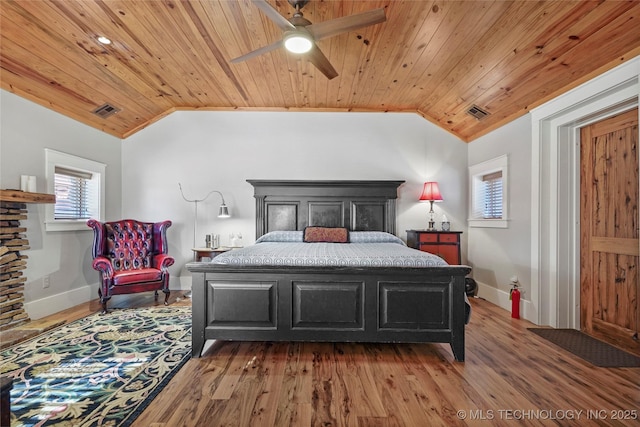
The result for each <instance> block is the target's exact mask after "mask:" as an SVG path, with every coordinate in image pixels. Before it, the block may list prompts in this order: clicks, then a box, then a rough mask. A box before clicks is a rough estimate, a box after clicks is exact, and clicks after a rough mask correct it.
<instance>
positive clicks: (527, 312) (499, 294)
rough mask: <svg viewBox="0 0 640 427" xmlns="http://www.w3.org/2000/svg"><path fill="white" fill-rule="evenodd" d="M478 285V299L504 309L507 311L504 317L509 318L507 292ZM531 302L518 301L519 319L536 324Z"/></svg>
mask: <svg viewBox="0 0 640 427" xmlns="http://www.w3.org/2000/svg"><path fill="white" fill-rule="evenodd" d="M477 283H478V293H477V295H478V297H480V298H483V299H485V300H487V301H489V302H490V303H492V304H495V305H497V306H498V307H501V308H504V309H505V310H507V312H508V313H506V314H505V315H506V316H511V300H510V299H509V292H508V291H503V290H501V289H498V288H494V287H493V286H489V285H487V284H486V283H481V282H477ZM531 304H532V303H531V301H529V300H526V299H521V300H520V318H521V319H526V320H528V321H530V322H533V323H536V321H537V319H534V318H533V317H534V316H533V315H534V310H533V306H532V305H531Z"/></svg>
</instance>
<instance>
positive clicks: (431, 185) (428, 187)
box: [418, 182, 442, 202]
mask: <svg viewBox="0 0 640 427" xmlns="http://www.w3.org/2000/svg"><path fill="white" fill-rule="evenodd" d="M418 200H420V201H421V202H439V201H441V200H442V195H441V194H440V189H439V188H438V183H437V182H425V183H424V188H423V189H422V195H420V199H418Z"/></svg>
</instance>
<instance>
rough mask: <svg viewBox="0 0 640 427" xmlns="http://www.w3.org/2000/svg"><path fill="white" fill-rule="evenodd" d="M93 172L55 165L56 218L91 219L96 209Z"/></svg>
mask: <svg viewBox="0 0 640 427" xmlns="http://www.w3.org/2000/svg"><path fill="white" fill-rule="evenodd" d="M91 178H92V174H91V173H89V172H83V171H79V170H73V169H68V168H64V167H61V166H56V167H55V174H54V180H55V195H56V205H55V209H54V219H56V220H59V219H89V218H91V217H92V213H93V212H95V211H96V209H97V206H94V205H95V202H96V192H95V188H94V187H95V186H94V185H91Z"/></svg>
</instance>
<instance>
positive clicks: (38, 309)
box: [24, 286, 92, 320]
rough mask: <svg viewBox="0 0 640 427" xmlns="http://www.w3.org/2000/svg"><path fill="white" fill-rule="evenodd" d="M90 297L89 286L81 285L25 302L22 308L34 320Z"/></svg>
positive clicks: (73, 305) (88, 299)
mask: <svg viewBox="0 0 640 427" xmlns="http://www.w3.org/2000/svg"><path fill="white" fill-rule="evenodd" d="M91 298H92V296H91V286H82V287H81V288H77V289H71V290H70V291H66V292H62V293H59V294H56V295H51V296H48V297H45V298H41V299H39V300H35V301H31V302H26V303H25V304H24V308H25V311H26V312H27V314H28V315H29V317H30V318H31V319H32V320H36V319H41V318H43V317H46V316H50V315H52V314H55V313H57V312H59V311H62V310H66V309H67V308H71V307H75V306H76V305H79V304H82V303H85V302H88V301H91Z"/></svg>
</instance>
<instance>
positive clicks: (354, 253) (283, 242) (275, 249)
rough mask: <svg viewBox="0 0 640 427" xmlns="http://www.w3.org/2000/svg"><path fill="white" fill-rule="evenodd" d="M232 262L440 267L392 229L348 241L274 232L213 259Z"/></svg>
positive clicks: (351, 235)
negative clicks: (310, 239)
mask: <svg viewBox="0 0 640 427" xmlns="http://www.w3.org/2000/svg"><path fill="white" fill-rule="evenodd" d="M211 262H212V263H214V264H223V265H233V266H265V265H267V266H298V267H412V268H423V267H438V266H446V265H447V263H446V262H445V261H444V260H443V259H442V258H440V257H439V256H437V255H434V254H430V253H427V252H423V251H419V250H416V249H412V248H409V247H407V246H406V245H405V243H404V242H403V241H402V240H400V239H399V238H397V237H396V236H393V235H392V234H389V233H383V232H350V233H349V243H327V242H317V243H306V242H303V241H302V232H301V231H300V232H296V231H290V232H271V233H267V234H265V235H264V236H262V237H261V238H259V239H258V240H257V241H256V244H255V245H251V246H247V247H245V248H241V249H234V250H232V251H228V252H225V253H222V254H220V255H218V256H216V257H215V258H213V260H212V261H211Z"/></svg>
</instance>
